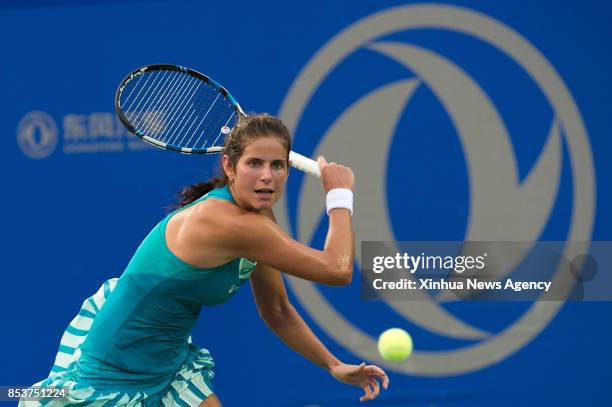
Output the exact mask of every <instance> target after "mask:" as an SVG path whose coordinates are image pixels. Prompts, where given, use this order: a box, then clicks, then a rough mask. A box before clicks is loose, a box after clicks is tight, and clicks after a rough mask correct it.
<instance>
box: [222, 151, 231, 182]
mask: <svg viewBox="0 0 612 407" xmlns="http://www.w3.org/2000/svg"><path fill="white" fill-rule="evenodd" d="M221 165H222V166H223V172H224V173H225V175H226V176H227V179H228V180H230V181H231V180H233V179H234V168H232V163H231V162H230V158H229V156H228V155H227V154H223V157H221Z"/></svg>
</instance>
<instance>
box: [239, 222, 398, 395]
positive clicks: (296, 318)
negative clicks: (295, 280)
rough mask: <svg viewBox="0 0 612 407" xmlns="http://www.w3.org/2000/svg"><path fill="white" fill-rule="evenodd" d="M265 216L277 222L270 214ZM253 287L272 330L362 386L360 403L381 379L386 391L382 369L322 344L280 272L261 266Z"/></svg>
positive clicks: (332, 371) (331, 370)
mask: <svg viewBox="0 0 612 407" xmlns="http://www.w3.org/2000/svg"><path fill="white" fill-rule="evenodd" d="M264 215H265V216H269V217H271V219H273V220H274V215H273V214H272V213H271V212H269V213H266V214H264ZM251 288H252V290H253V296H254V297H255V302H256V304H257V309H258V311H259V315H260V316H261V318H262V319H263V320H264V322H265V323H266V325H267V326H268V327H269V328H270V330H272V331H273V332H274V333H275V334H276V335H277V336H278V337H279V338H280V339H281V340H282V341H283V342H284V343H285V344H286V345H287V346H289V347H290V348H291V349H293V350H294V351H296V352H297V353H299V354H300V355H302V356H303V357H305V358H306V359H308V360H310V361H311V362H312V363H314V364H316V365H318V366H320V367H322V368H324V369H326V370H327V371H328V372H329V373H330V374H331V375H332V376H333V377H334V378H335V379H336V380H338V381H340V382H343V383H346V384H351V385H354V386H358V387H361V388H362V389H363V390H364V392H365V394H364V395H363V396H362V397H361V398H360V400H361V401H366V400H372V399H374V398H375V397H376V396H377V395H378V393H379V391H380V386H379V384H378V381H377V379H379V380H382V384H383V388H385V389H386V388H387V386H388V384H389V378H388V377H387V375H386V374H385V372H384V371H383V370H382V369H380V368H379V367H377V366H374V365H368V366H366V365H365V363H362V364H361V365H347V364H344V363H342V362H340V361H339V360H338V359H337V358H336V357H335V356H334V355H333V354H332V353H331V352H330V351H329V350H328V349H327V348H326V347H325V345H323V343H321V341H320V340H319V339H318V338H317V337H316V336H315V334H314V333H313V332H312V330H311V329H310V328H309V327H308V325H306V323H305V322H304V320H303V319H302V317H301V316H300V315H299V314H298V312H297V311H296V310H295V308H294V307H293V305H291V303H290V302H289V298H288V297H287V291H286V289H285V284H284V282H283V279H282V276H281V273H280V272H279V271H278V270H275V269H273V268H272V267H269V266H267V265H265V264H263V263H259V264H258V265H257V268H256V269H255V270H254V272H253V274H251Z"/></svg>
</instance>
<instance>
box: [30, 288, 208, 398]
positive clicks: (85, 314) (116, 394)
mask: <svg viewBox="0 0 612 407" xmlns="http://www.w3.org/2000/svg"><path fill="white" fill-rule="evenodd" d="M117 281H118V279H117V278H114V279H111V280H108V281H106V282H105V283H104V284H103V285H102V287H100V289H99V290H98V292H97V293H95V294H94V295H93V296H91V297H89V298H88V299H86V300H85V301H84V302H83V305H82V306H81V310H80V311H79V314H78V315H77V316H76V317H75V318H74V319H73V320H72V322H70V325H69V326H68V328H67V329H66V331H65V332H64V334H63V335H62V339H61V341H60V346H59V351H58V352H57V356H56V357H55V363H54V364H53V368H52V369H51V372H50V373H49V377H47V378H46V379H45V380H42V381H40V382H38V383H36V384H34V386H44V387H47V386H52V387H62V388H65V389H67V391H66V396H65V397H62V398H55V399H53V398H47V399H43V400H36V401H34V400H21V401H20V402H19V406H25V407H30V406H49V407H55V406H66V405H83V406H85V405H87V406H102V405H104V406H147V407H148V406H196V407H197V406H198V405H199V404H200V403H201V402H202V401H203V400H204V399H206V397H208V396H210V395H211V394H213V388H212V385H211V380H212V378H213V377H214V375H215V374H214V372H213V370H212V368H213V367H214V365H215V364H214V361H213V358H212V356H211V355H210V353H209V352H208V350H206V349H202V348H198V347H197V346H195V345H194V344H193V343H191V337H190V338H189V339H188V342H189V354H188V356H187V358H186V360H185V362H183V364H182V365H181V367H180V368H179V370H178V372H176V374H175V376H174V378H173V379H172V381H171V382H170V383H169V384H168V385H167V386H165V387H163V388H162V389H161V390H160V389H159V388H154V389H140V390H138V391H134V390H117V391H109V390H106V389H105V390H96V389H95V388H93V387H92V386H90V385H84V384H81V383H79V381H78V374H79V371H78V369H79V367H78V361H79V357H80V355H81V351H80V346H81V344H82V343H83V341H84V340H85V338H86V337H87V334H88V332H89V328H90V327H91V324H92V323H93V320H94V318H95V317H96V314H97V312H98V311H99V310H100V308H102V306H103V305H104V302H105V301H106V299H107V298H108V297H109V295H110V294H111V292H112V291H113V289H114V288H115V285H116V284H117Z"/></svg>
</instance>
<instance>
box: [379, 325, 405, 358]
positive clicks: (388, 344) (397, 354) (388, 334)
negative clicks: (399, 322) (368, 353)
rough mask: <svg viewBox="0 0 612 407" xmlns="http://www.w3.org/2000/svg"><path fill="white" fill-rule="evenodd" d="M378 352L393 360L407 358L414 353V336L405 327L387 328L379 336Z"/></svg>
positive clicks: (383, 356)
mask: <svg viewBox="0 0 612 407" xmlns="http://www.w3.org/2000/svg"><path fill="white" fill-rule="evenodd" d="M378 353H380V356H381V357H382V358H383V359H386V360H391V361H393V362H401V361H403V360H406V359H407V358H408V356H410V354H411V353H412V338H411V337H410V335H409V334H408V332H406V331H404V330H403V329H400V328H391V329H387V330H386V331H385V332H383V333H382V334H380V337H379V338H378Z"/></svg>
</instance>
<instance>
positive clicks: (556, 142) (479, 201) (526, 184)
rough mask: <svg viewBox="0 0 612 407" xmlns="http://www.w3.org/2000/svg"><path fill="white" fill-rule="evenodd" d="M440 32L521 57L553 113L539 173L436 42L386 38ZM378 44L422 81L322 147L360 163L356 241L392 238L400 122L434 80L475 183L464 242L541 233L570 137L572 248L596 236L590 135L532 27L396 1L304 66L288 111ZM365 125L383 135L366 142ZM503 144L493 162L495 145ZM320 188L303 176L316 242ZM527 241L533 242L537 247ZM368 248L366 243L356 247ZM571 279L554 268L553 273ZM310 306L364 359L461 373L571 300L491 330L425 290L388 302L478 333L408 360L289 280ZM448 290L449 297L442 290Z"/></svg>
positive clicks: (304, 234) (301, 211)
mask: <svg viewBox="0 0 612 407" xmlns="http://www.w3.org/2000/svg"><path fill="white" fill-rule="evenodd" d="M418 29H429V30H432V29H437V30H444V31H449V32H455V33H461V34H463V35H467V36H470V37H472V38H475V39H477V40H479V41H482V42H485V43H487V44H489V45H490V46H492V47H494V48H496V49H497V50H499V51H500V52H502V53H504V54H505V55H506V56H508V57H509V58H511V59H512V60H513V61H514V62H515V63H516V64H517V65H518V66H520V67H521V68H522V69H523V71H524V72H525V73H527V74H528V75H529V76H530V77H531V78H532V79H533V81H534V83H535V84H536V85H537V86H538V87H539V89H540V90H541V92H542V93H543V95H544V96H545V98H546V99H547V101H548V103H549V104H550V106H551V107H552V110H553V113H554V116H553V119H552V121H551V123H550V127H549V132H548V137H547V138H546V143H545V145H544V147H543V148H542V151H541V153H540V156H539V158H538V160H537V162H536V163H535V164H534V165H533V168H532V169H531V171H530V173H529V174H528V175H527V176H526V177H524V179H519V176H518V170H517V162H516V157H515V153H514V149H513V145H512V138H511V137H510V135H509V134H508V130H507V126H505V124H504V122H503V119H502V115H500V114H499V112H498V111H497V108H496V107H495V105H494V104H493V102H492V101H491V100H490V98H489V97H488V96H487V94H486V93H485V92H484V91H483V89H482V88H481V87H480V86H479V84H478V82H477V81H476V80H474V79H473V78H471V77H470V76H469V75H468V74H467V73H466V72H465V71H464V70H463V69H461V67H459V66H457V64H455V63H453V62H452V61H449V60H448V59H446V58H445V57H444V56H442V55H440V54H437V53H435V52H433V51H431V50H427V49H424V48H422V47H419V46H415V45H412V44H406V43H402V42H391V41H382V40H380V38H381V37H383V36H385V35H389V34H394V33H399V32H403V31H408V30H418ZM360 49H368V50H371V51H374V52H376V53H378V54H379V55H382V56H384V57H386V58H388V59H389V60H392V61H394V62H395V63H399V64H401V65H403V66H405V67H407V68H408V69H409V70H410V71H411V72H413V73H415V75H416V78H406V79H403V80H399V81H396V82H393V83H389V84H386V85H383V86H380V87H379V88H377V89H375V90H374V91H372V92H370V93H368V94H367V95H365V96H363V97H362V98H361V99H359V100H358V101H356V102H354V103H353V104H351V105H350V106H348V107H347V108H346V109H345V110H344V111H343V112H342V114H341V116H340V117H338V118H337V119H336V121H335V122H334V123H333V124H332V125H331V126H330V128H329V130H328V131H327V133H326V134H325V135H324V136H323V138H322V139H321V141H320V142H319V144H318V146H317V151H315V154H313V155H315V156H316V155H318V154H320V153H323V152H324V153H325V155H326V156H327V157H333V159H334V160H335V161H338V162H345V163H348V164H349V165H351V167H352V168H353V170H354V171H355V174H356V183H357V184H356V186H355V189H356V194H355V197H356V207H357V208H358V210H357V211H356V216H355V217H354V229H355V234H356V237H357V240H378V241H393V240H395V239H394V236H393V232H392V228H391V224H392V221H391V216H390V215H389V213H387V208H388V205H387V201H386V191H385V181H386V175H387V157H388V156H389V148H390V144H391V140H392V138H393V136H394V130H395V128H396V125H397V122H398V120H399V117H400V115H401V112H402V111H403V109H404V106H405V105H406V104H407V103H409V101H410V98H411V97H412V95H413V94H414V92H415V90H416V89H417V88H418V87H419V86H427V87H428V88H429V90H431V92H432V93H433V94H434V95H435V96H436V98H437V99H438V100H439V101H440V103H441V105H442V106H443V107H444V109H445V110H446V112H447V114H448V117H449V118H450V120H451V122H452V124H453V126H454V128H455V131H456V133H457V136H458V138H459V140H460V142H461V144H462V147H463V151H464V154H465V160H466V164H467V173H468V177H469V181H470V192H469V194H470V210H469V218H468V222H467V230H466V234H465V238H464V240H466V241H477V240H481V241H537V240H538V239H539V236H540V234H541V233H542V230H543V228H544V227H545V225H546V224H547V222H548V220H549V218H550V215H551V213H552V210H553V209H554V205H555V198H556V196H557V192H558V190H559V183H560V169H561V168H562V165H563V156H562V146H563V145H565V146H566V147H567V150H568V155H569V160H570V163H569V165H570V169H571V172H572V182H573V196H572V200H573V202H572V213H571V219H570V225H569V232H568V235H567V239H566V240H567V241H572V242H584V245H583V246H582V247H581V245H579V244H572V245H571V247H570V246H567V247H566V248H565V251H564V253H563V255H564V256H565V257H566V258H574V257H575V256H576V255H578V254H580V253H581V252H584V250H585V248H586V246H587V245H588V242H589V241H590V238H591V232H592V227H593V218H594V205H595V177H594V166H593V158H592V154H591V148H590V143H589V140H588V136H587V133H586V129H585V126H584V123H583V121H582V117H581V115H580V112H579V110H578V108H577V106H576V103H575V102H574V100H573V98H572V96H571V94H570V92H569V90H568V89H567V86H566V85H565V83H564V82H563V80H562V79H561V78H560V77H559V75H558V74H557V72H556V71H555V69H554V67H553V66H552V65H551V64H550V63H549V62H548V61H547V60H546V58H545V57H544V56H543V55H542V54H541V53H540V52H539V51H538V50H537V49H536V48H535V47H534V46H533V45H532V44H531V43H530V42H529V41H527V39H525V38H524V37H523V36H521V35H520V34H519V33H517V32H516V31H514V30H513V29H511V28H509V27H507V26H506V25H504V24H503V23H501V22H499V21H497V20H494V19H492V18H491V17H489V16H486V15H484V14H481V13H478V12H475V11H472V10H469V9H466V8H462V7H455V6H446V5H431V4H424V5H409V6H400V7H396V8H392V9H387V10H384V11H382V12H379V13H376V14H373V15H371V16H368V17H366V18H364V19H362V20H360V21H358V22H356V23H354V24H353V25H352V26H350V27H348V28H346V29H345V30H343V31H342V32H340V33H339V34H338V35H336V36H335V37H334V38H332V39H331V40H330V41H329V42H328V43H327V44H325V46H323V47H322V48H321V49H320V50H319V51H318V52H317V54H316V55H315V56H313V58H312V59H311V60H310V61H309V62H308V63H307V64H306V66H305V67H304V69H303V70H302V71H301V73H300V75H299V76H298V77H297V78H296V80H295V81H294V83H293V84H292V86H291V88H290V90H289V92H288V94H287V96H286V98H285V100H284V101H283V104H282V106H281V110H280V113H279V116H280V117H281V118H282V120H283V121H284V122H285V124H286V125H287V127H288V128H289V129H290V130H291V131H292V132H295V130H296V129H297V127H298V125H299V123H300V120H301V117H302V115H303V114H304V111H305V109H306V107H307V105H308V103H309V102H310V99H311V98H312V96H313V95H314V94H315V92H316V91H317V89H319V87H320V86H321V83H322V82H323V80H325V79H326V78H327V77H328V74H329V73H330V72H332V71H333V70H334V68H335V67H336V66H338V64H340V63H341V62H344V61H345V60H346V59H347V57H349V56H350V55H351V54H352V53H354V52H355V51H358V50H360ZM355 134H368V135H372V134H374V135H376V137H372V136H368V137H363V138H360V139H359V140H358V147H356V148H354V149H350V150H349V149H347V148H346V145H347V144H350V143H353V144H357V143H356V141H355V139H354V138H352V139H349V137H351V136H352V137H354V135H355ZM492 152H495V157H496V159H495V160H491V159H490V156H491V153H492ZM318 191H320V185H318V184H317V181H316V180H314V179H312V177H309V178H306V179H305V180H304V182H303V184H302V187H301V191H300V195H299V204H298V206H297V208H298V209H297V229H298V230H299V231H300V236H298V237H299V238H300V240H302V241H304V242H310V241H311V239H312V237H313V236H314V232H315V230H316V228H317V226H318V224H319V221H320V217H321V204H320V202H319V201H320V192H318ZM276 212H277V218H278V221H279V224H281V225H283V226H284V227H285V228H286V229H287V230H289V228H288V225H289V220H288V213H289V212H288V209H287V201H286V200H283V201H280V202H279V205H278V208H277V210H276ZM527 249H529V248H527ZM357 250H358V252H359V250H360V248H359V244H358V245H357ZM526 254H527V251H525V252H522V253H516V254H515V257H513V258H505V259H504V265H503V267H500V268H499V269H500V271H499V273H500V275H503V273H508V272H510V271H512V270H511V269H513V268H514V267H515V265H516V264H517V263H518V262H520V261H521V259H522V258H523V257H524V256H525V255H526ZM557 278H562V277H561V276H560V273H559V272H558V270H557V272H556V274H555V277H554V279H557ZM288 281H289V284H290V286H291V288H292V289H293V290H294V292H295V294H296V297H297V298H298V300H299V301H300V303H301V304H302V306H303V307H304V309H305V310H307V311H308V313H309V314H310V315H311V317H312V318H313V319H314V320H315V321H316V323H318V324H319V325H320V326H321V328H322V329H323V330H324V331H325V332H326V333H327V334H328V335H329V336H330V337H332V338H334V340H336V341H337V342H338V343H340V344H341V345H343V346H344V347H346V348H347V349H349V350H350V351H351V352H352V353H354V354H356V355H358V356H359V357H362V358H364V359H367V360H370V361H373V362H376V363H379V364H381V365H384V366H386V367H387V368H388V369H390V370H394V371H397V372H403V373H408V374H413V375H420V376H448V375H456V374H462V373H466V372H470V371H474V370H478V369H482V368H484V367H486V366H490V365H492V364H495V363H497V362H499V361H501V360H503V359H504V358H506V357H508V356H509V355H511V354H512V353H514V352H516V351H517V350H519V349H521V348H522V347H523V346H525V345H526V344H527V343H529V341H531V340H532V339H533V338H534V337H536V336H537V335H538V334H539V333H540V332H541V331H542V330H543V329H545V328H546V326H547V325H548V323H549V322H550V321H551V320H552V318H554V316H555V315H556V314H557V312H558V311H559V309H560V307H561V306H562V304H563V302H560V301H541V302H535V303H534V304H532V305H531V307H530V308H529V309H528V310H527V311H525V312H524V313H523V314H522V315H521V317H520V318H518V320H516V321H515V322H514V323H512V324H511V325H510V326H508V327H506V328H505V329H504V330H502V331H501V332H499V333H490V332H487V331H485V330H483V329H480V328H478V327H476V326H473V325H471V324H469V323H467V322H466V321H463V320H461V319H460V318H458V317H457V316H455V315H453V314H452V313H450V312H448V311H447V310H446V309H445V308H444V307H443V306H442V305H441V304H440V303H439V302H436V301H432V300H431V299H429V297H428V294H427V293H421V294H422V296H421V297H420V298H419V299H420V300H421V301H419V302H387V305H388V306H389V307H390V308H392V309H393V310H394V311H395V312H396V313H397V314H399V315H400V316H402V317H404V318H406V319H407V320H410V321H411V322H412V323H415V324H417V325H419V326H421V327H422V328H423V329H426V330H428V331H430V332H433V333H436V334H438V335H441V336H445V337H448V338H455V339H463V340H470V341H472V342H475V343H474V344H471V345H469V346H465V347H462V348H458V349H457V348H453V349H449V350H443V351H432V350H428V351H423V350H418V349H417V350H415V352H414V353H413V355H412V356H411V357H410V358H409V359H408V360H407V361H406V362H404V363H401V364H397V363H393V364H391V363H389V362H387V361H385V360H382V359H381V358H380V357H379V355H378V354H377V353H376V345H375V344H376V338H374V337H372V336H370V335H369V334H367V333H365V332H364V331H362V330H361V329H360V328H359V327H357V326H356V325H355V324H353V323H352V322H351V321H350V320H349V319H348V318H347V317H345V316H344V315H342V314H341V313H340V312H339V311H338V310H336V309H335V308H334V307H333V305H331V304H330V303H329V302H328V301H327V299H326V298H325V297H324V296H323V295H322V294H321V293H320V292H319V290H318V289H317V287H316V286H315V285H314V284H312V283H310V282H307V281H303V280H300V279H296V278H292V277H289V278H288ZM444 295H445V293H444V292H442V293H441V294H440V297H439V298H444Z"/></svg>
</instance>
